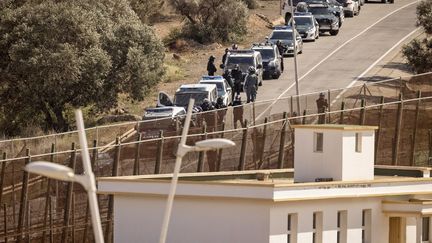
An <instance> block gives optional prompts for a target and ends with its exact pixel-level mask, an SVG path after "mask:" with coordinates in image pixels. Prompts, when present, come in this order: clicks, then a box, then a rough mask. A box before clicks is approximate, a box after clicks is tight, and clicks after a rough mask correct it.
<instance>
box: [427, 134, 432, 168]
mask: <svg viewBox="0 0 432 243" xmlns="http://www.w3.org/2000/svg"><path fill="white" fill-rule="evenodd" d="M428 147H429V155H428V161H427V163H428V165H431V164H432V129H429V146H428Z"/></svg>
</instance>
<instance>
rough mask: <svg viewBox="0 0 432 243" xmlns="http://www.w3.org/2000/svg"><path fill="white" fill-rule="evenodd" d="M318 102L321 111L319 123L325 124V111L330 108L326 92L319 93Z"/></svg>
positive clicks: (319, 111)
mask: <svg viewBox="0 0 432 243" xmlns="http://www.w3.org/2000/svg"><path fill="white" fill-rule="evenodd" d="M316 104H317V108H318V113H320V115H319V116H318V123H319V124H324V123H325V118H326V116H325V114H324V113H325V112H326V111H327V109H328V106H329V105H328V101H327V99H326V98H325V95H324V93H320V94H319V98H318V99H317V100H316Z"/></svg>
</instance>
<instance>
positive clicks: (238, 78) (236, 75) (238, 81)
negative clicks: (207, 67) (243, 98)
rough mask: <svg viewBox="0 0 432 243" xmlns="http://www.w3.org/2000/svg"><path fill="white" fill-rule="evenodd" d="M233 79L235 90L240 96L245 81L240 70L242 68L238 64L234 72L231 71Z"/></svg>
mask: <svg viewBox="0 0 432 243" xmlns="http://www.w3.org/2000/svg"><path fill="white" fill-rule="evenodd" d="M231 78H232V79H233V80H234V89H233V93H234V92H235V93H236V94H237V95H240V92H241V89H242V81H243V73H242V71H241V70H240V66H239V65H238V64H236V65H234V68H233V70H231Z"/></svg>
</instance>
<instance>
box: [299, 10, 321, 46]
mask: <svg viewBox="0 0 432 243" xmlns="http://www.w3.org/2000/svg"><path fill="white" fill-rule="evenodd" d="M294 22H295V28H296V30H297V31H298V33H299V34H300V36H301V37H302V39H303V40H308V41H315V40H316V39H318V38H319V24H318V22H317V20H316V19H315V17H314V16H313V15H312V14H307V15H306V14H302V15H295V16H294Z"/></svg>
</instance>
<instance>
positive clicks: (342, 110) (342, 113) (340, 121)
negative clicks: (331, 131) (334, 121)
mask: <svg viewBox="0 0 432 243" xmlns="http://www.w3.org/2000/svg"><path fill="white" fill-rule="evenodd" d="M340 110H341V112H340V117H339V124H343V121H344V110H345V101H342V103H341V108H340Z"/></svg>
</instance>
